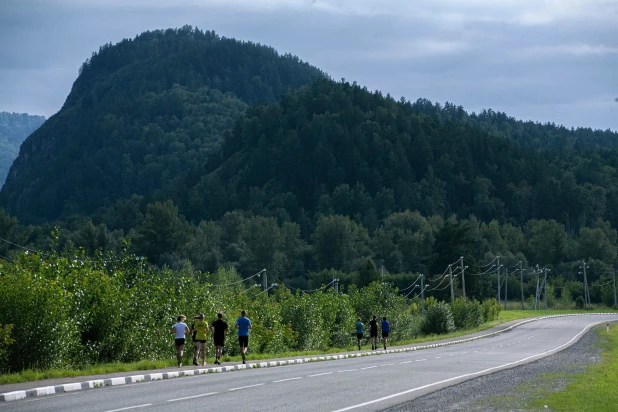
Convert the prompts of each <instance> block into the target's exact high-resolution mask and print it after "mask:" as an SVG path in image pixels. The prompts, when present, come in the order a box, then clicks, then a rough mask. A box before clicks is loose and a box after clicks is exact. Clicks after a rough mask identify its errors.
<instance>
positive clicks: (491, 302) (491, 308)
mask: <svg viewBox="0 0 618 412" xmlns="http://www.w3.org/2000/svg"><path fill="white" fill-rule="evenodd" d="M501 310H502V306H501V305H500V304H499V303H498V301H497V300H496V299H486V300H484V301H483V320H484V321H485V322H493V321H494V320H496V319H498V315H500V311H501Z"/></svg>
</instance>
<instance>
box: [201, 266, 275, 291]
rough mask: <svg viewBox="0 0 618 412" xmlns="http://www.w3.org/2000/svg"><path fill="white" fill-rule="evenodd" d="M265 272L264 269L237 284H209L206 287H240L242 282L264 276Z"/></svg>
mask: <svg viewBox="0 0 618 412" xmlns="http://www.w3.org/2000/svg"><path fill="white" fill-rule="evenodd" d="M264 272H266V269H262V270H260V271H259V272H258V273H256V274H255V275H253V276H249V277H248V278H245V279H240V280H239V281H237V282H232V283H225V284H209V285H206V286H214V287H224V286H233V285H238V284H239V283H242V282H244V281H246V280H249V279H251V278H254V277H256V276H259V275H261V274H262V273H264Z"/></svg>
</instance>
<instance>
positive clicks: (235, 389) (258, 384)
mask: <svg viewBox="0 0 618 412" xmlns="http://www.w3.org/2000/svg"><path fill="white" fill-rule="evenodd" d="M262 385H264V384H263V383H256V384H255V385H249V386H241V387H240V388H232V389H228V390H227V391H228V392H232V391H239V390H241V389H247V388H255V387H256V386H262Z"/></svg>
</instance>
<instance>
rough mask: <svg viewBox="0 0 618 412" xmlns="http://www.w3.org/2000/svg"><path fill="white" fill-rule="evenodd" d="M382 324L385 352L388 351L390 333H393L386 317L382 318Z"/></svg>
mask: <svg viewBox="0 0 618 412" xmlns="http://www.w3.org/2000/svg"><path fill="white" fill-rule="evenodd" d="M380 324H381V326H382V343H384V350H386V342H388V332H390V331H391V324H390V323H389V322H388V321H387V320H386V316H384V317H383V318H382V322H380Z"/></svg>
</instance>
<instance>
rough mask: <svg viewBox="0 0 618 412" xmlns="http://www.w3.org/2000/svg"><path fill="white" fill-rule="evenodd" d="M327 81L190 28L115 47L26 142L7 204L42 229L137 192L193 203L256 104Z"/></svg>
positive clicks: (3, 196) (86, 70)
mask: <svg viewBox="0 0 618 412" xmlns="http://www.w3.org/2000/svg"><path fill="white" fill-rule="evenodd" d="M324 76H325V75H324V74H323V73H322V72H321V71H320V70H318V69H316V68H315V67H312V66H310V65H309V64H307V63H304V62H302V61H301V60H299V59H298V58H297V57H295V56H291V55H279V54H278V53H277V52H276V51H275V50H274V49H272V48H271V47H266V46H262V45H259V44H254V43H249V42H241V41H237V40H234V39H227V38H222V37H220V36H218V35H216V34H215V33H214V32H209V31H205V32H204V31H200V30H198V29H193V28H191V27H189V26H186V27H183V28H181V29H168V30H160V31H153V32H146V33H143V34H141V35H139V36H137V37H136V38H134V39H131V40H123V41H122V42H120V43H118V44H116V45H111V44H106V45H104V46H103V47H101V48H100V50H99V51H98V52H97V53H94V54H93V56H92V58H90V59H88V60H87V61H86V62H85V63H84V64H83V66H82V67H81V69H80V74H79V77H78V78H77V80H76V81H75V83H74V84H73V88H72V90H71V93H70V94H69V96H68V97H67V99H66V102H65V103H64V105H63V107H62V109H61V110H60V111H59V112H58V113H57V114H56V115H54V116H52V117H51V118H50V119H49V120H48V121H47V122H46V123H45V125H44V126H43V127H41V128H40V129H39V130H38V131H37V132H36V133H34V134H33V135H32V136H31V137H30V138H29V139H28V140H26V141H25V142H24V144H23V146H22V149H21V152H20V155H19V157H18V158H17V159H16V161H15V163H14V164H13V166H12V168H11V170H10V172H9V175H8V178H7V183H6V185H5V187H4V188H3V190H2V192H1V193H0V201H1V203H2V204H3V205H5V207H6V208H7V209H8V210H9V211H10V212H11V213H13V214H15V215H17V216H19V217H20V218H21V219H22V221H27V222H40V221H44V220H48V219H55V218H58V217H63V216H68V215H71V214H73V213H81V214H90V213H92V212H93V211H95V210H97V209H98V208H99V207H101V206H105V205H108V204H111V203H112V202H114V201H115V200H116V199H119V198H126V197H129V196H131V195H132V194H138V195H143V196H146V197H147V198H148V199H152V200H161V199H168V198H172V199H182V198H184V197H186V195H187V194H186V193H185V192H183V188H185V187H186V186H187V185H189V186H191V182H194V181H197V180H199V178H200V176H201V175H202V174H203V167H204V164H205V162H206V160H207V159H208V157H209V155H210V154H211V153H212V152H213V151H216V150H218V148H219V145H220V143H221V141H222V140H223V138H224V136H225V135H226V134H228V133H230V132H231V131H232V129H233V126H234V124H235V122H236V120H237V119H238V118H240V117H241V116H242V115H243V113H244V111H245V109H246V107H247V105H248V104H252V103H256V102H267V103H273V102H275V101H276V100H277V99H278V98H280V97H281V96H282V95H283V94H284V93H286V92H287V91H288V90H290V89H294V88H297V87H300V86H302V85H305V84H309V83H311V82H313V81H315V80H316V79H318V78H322V77H324Z"/></svg>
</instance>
